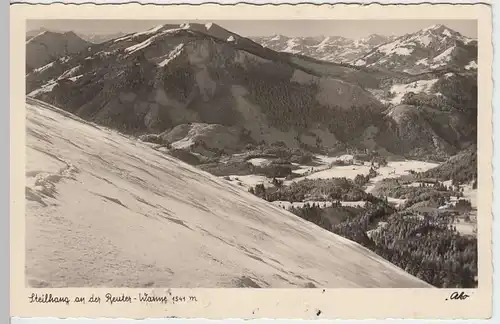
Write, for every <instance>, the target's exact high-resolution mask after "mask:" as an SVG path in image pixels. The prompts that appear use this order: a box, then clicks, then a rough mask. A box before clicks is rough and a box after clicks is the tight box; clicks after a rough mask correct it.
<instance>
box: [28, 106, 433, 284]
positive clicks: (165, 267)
mask: <svg viewBox="0 0 500 324" xmlns="http://www.w3.org/2000/svg"><path fill="white" fill-rule="evenodd" d="M26 108H27V165H26V224H27V226H26V231H27V233H26V238H27V241H26V244H27V250H26V253H27V255H26V273H27V281H28V284H29V285H31V286H34V287H48V286H50V287H67V286H72V287H81V286H101V287H102V286H107V287H111V286H115V287H116V286H126V287H151V286H169V287H294V286H295V287H315V286H316V287H428V285H427V284H425V283H423V282H422V281H420V280H418V279H416V278H414V277H412V276H411V275H409V274H407V273H405V272H404V271H403V270H401V269H399V268H397V267H395V266H393V265H391V264H390V263H389V262H387V261H385V260H382V259H381V258H379V257H378V256H376V255H375V254H373V253H372V252H370V251H368V250H367V249H365V248H363V247H361V246H359V245H358V244H355V243H353V242H351V241H348V240H346V239H343V238H341V237H339V236H336V235H334V234H332V233H329V232H327V231H325V230H323V229H321V228H319V227H317V226H315V225H313V224H311V223H309V222H306V221H304V220H302V219H300V218H298V217H296V216H294V215H292V214H291V213H288V212H286V211H284V210H282V209H280V208H278V207H275V206H273V205H271V204H268V203H267V202H264V201H262V200H260V199H259V198H257V197H255V196H253V195H251V194H249V193H247V192H245V191H243V190H242V189H239V188H238V187H237V186H233V185H231V184H230V183H228V182H226V181H224V180H221V179H218V178H216V177H213V176H211V175H209V174H207V173H203V172H201V171H199V170H197V169H195V168H193V167H190V166H188V165H186V164H184V163H181V162H179V161H178V160H175V159H173V158H171V157H168V156H166V155H163V154H162V153H160V152H158V151H155V150H153V149H152V148H150V147H148V146H147V145H145V144H143V143H141V142H139V141H136V140H134V139H132V138H127V137H125V136H123V135H121V134H119V133H117V132H114V131H110V130H107V129H105V128H102V127H99V126H96V125H94V124H90V123H88V122H86V121H83V120H81V119H80V118H78V117H75V116H74V115H71V114H69V113H67V112H65V111H62V110H60V109H57V108H55V107H53V106H50V105H48V104H45V103H42V102H39V101H36V100H32V99H28V101H27V105H26Z"/></svg>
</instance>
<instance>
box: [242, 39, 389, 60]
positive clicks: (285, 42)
mask: <svg viewBox="0 0 500 324" xmlns="http://www.w3.org/2000/svg"><path fill="white" fill-rule="evenodd" d="M395 38H396V37H395V36H383V35H378V34H372V35H370V36H368V37H365V38H361V39H356V40H354V39H350V38H346V37H341V36H318V37H288V36H284V35H273V36H260V37H252V39H253V40H254V41H255V42H257V43H259V44H261V45H262V46H265V47H268V48H270V49H272V50H275V51H278V52H288V53H293V54H300V55H304V56H309V57H312V58H315V59H318V60H322V61H329V62H336V63H342V62H345V63H348V62H352V61H354V60H356V59H359V58H361V57H363V56H364V55H366V54H367V53H368V52H370V51H371V50H372V49H373V48H374V47H376V46H378V45H381V44H384V43H387V42H389V41H391V40H393V39H395Z"/></svg>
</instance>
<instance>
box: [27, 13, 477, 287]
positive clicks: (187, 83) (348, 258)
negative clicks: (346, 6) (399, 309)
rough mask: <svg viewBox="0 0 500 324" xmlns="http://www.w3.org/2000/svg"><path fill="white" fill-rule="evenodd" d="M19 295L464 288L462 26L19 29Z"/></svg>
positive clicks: (154, 23) (468, 139)
mask: <svg viewBox="0 0 500 324" xmlns="http://www.w3.org/2000/svg"><path fill="white" fill-rule="evenodd" d="M26 24H27V25H26V40H25V43H26V71H25V83H26V91H25V92H26V166H25V174H26V187H25V204H26V207H25V210H26V236H25V240H26V255H25V262H26V264H25V281H26V285H27V287H33V288H70V287H110V288H117V287H128V288H151V287H152V288H155V287H158V288H161V287H174V288H477V287H478V244H477V208H478V206H477V190H478V186H481V183H478V163H477V144H478V140H477V137H478V136H477V135H478V126H477V125H478V117H477V116H478V75H477V69H478V65H479V64H481V62H478V41H477V33H478V27H477V20H446V19H442V20H438V19H433V20H286V19H283V20H267V21H264V20H220V21H217V20H214V21H205V20H188V21H181V20H179V21H177V20H163V21H162V20H102V19H99V20H97V19H95V20H92V19H80V20H78V19H67V20H63V19H62V20H61V19H56V20H54V19H50V20H49V19H47V20H28V21H27V23H26Z"/></svg>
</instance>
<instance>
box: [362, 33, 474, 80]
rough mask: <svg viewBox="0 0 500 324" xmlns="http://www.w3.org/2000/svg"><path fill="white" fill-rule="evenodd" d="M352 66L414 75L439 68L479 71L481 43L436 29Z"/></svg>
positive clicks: (390, 44)
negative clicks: (478, 54) (479, 45)
mask: <svg viewBox="0 0 500 324" xmlns="http://www.w3.org/2000/svg"><path fill="white" fill-rule="evenodd" d="M352 63H353V64H355V65H358V66H366V67H373V68H379V69H386V70H391V71H399V72H407V73H411V74H418V73H422V72H427V71H431V70H435V69H439V68H453V69H456V70H459V71H467V70H476V69H477V40H475V39H471V38H468V37H465V36H463V35H461V34H460V33H458V32H456V31H454V30H452V29H450V28H448V27H446V26H444V25H433V26H430V27H428V28H425V29H422V30H420V31H418V32H416V33H412V34H407V35H404V36H401V37H398V38H396V39H395V40H393V41H392V42H388V43H385V44H382V45H380V46H377V47H375V48H374V49H373V50H371V51H370V52H369V53H367V54H366V55H364V56H362V57H360V58H358V59H356V60H353V61H352Z"/></svg>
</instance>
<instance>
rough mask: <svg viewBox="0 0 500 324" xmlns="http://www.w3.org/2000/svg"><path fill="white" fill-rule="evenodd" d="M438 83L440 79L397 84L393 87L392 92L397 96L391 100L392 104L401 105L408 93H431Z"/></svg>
mask: <svg viewBox="0 0 500 324" xmlns="http://www.w3.org/2000/svg"><path fill="white" fill-rule="evenodd" d="M437 81H438V79H431V80H418V81H415V82H411V83H406V84H395V85H393V86H392V87H391V90H390V91H391V92H392V93H393V94H395V96H394V97H393V98H392V99H391V100H390V102H391V103H392V104H395V105H397V104H399V103H401V100H402V99H403V97H404V95H405V94H407V93H408V92H413V93H421V92H423V93H429V92H430V90H431V88H432V86H433V85H434V84H435V83H436V82H437Z"/></svg>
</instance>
